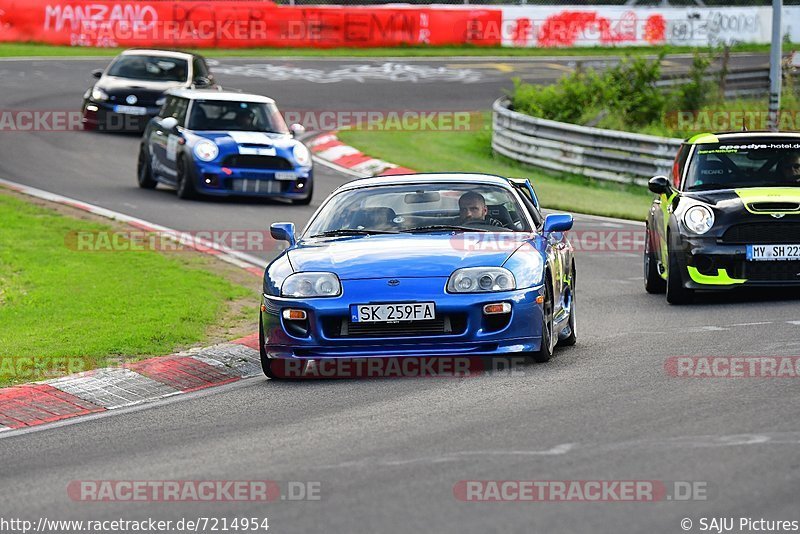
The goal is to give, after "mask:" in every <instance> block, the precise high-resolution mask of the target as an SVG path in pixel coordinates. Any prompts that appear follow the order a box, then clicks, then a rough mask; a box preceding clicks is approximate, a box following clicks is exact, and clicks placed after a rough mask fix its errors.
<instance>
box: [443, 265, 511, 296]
mask: <svg viewBox="0 0 800 534" xmlns="http://www.w3.org/2000/svg"><path fill="white" fill-rule="evenodd" d="M515 288H516V281H515V280H514V275H513V274H511V271H509V270H508V269H505V268H503V267H467V268H465V269H458V270H457V271H455V272H454V273H453V274H451V275H450V279H449V280H448V281H447V292H448V293H491V292H493V291H509V290H511V289H515Z"/></svg>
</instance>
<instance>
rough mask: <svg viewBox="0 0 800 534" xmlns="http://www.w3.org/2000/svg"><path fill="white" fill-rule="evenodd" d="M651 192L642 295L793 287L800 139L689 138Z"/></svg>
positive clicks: (673, 296) (798, 244) (799, 232)
mask: <svg viewBox="0 0 800 534" xmlns="http://www.w3.org/2000/svg"><path fill="white" fill-rule="evenodd" d="M649 186H650V190H651V191H652V192H653V193H656V194H657V195H658V196H657V197H656V199H655V200H654V201H653V205H652V207H651V208H650V214H649V215H648V217H647V239H646V245H645V251H644V281H645V289H646V290H647V291H648V292H649V293H664V292H666V294H667V301H668V302H670V303H672V304H681V303H687V302H690V301H691V300H692V298H693V297H694V293H695V291H696V290H709V289H711V290H719V289H731V288H738V287H743V286H790V285H794V286H800V133H769V132H736V133H720V134H710V133H706V134H700V135H696V136H694V137H692V138H691V139H688V140H687V141H685V142H684V143H683V144H682V145H681V147H680V150H679V151H678V154H677V156H676V158H675V163H674V165H673V167H672V176H671V177H666V176H656V177H654V178H652V179H651V180H650V184H649Z"/></svg>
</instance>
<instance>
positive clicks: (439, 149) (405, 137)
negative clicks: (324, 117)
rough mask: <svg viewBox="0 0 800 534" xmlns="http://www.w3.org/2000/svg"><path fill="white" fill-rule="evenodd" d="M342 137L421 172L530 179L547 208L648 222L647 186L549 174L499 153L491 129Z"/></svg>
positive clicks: (363, 133) (362, 133)
mask: <svg viewBox="0 0 800 534" xmlns="http://www.w3.org/2000/svg"><path fill="white" fill-rule="evenodd" d="M485 120H486V121H490V119H489V118H486V119H485ZM339 138H340V139H341V140H342V141H344V142H345V143H347V144H349V145H352V146H354V147H357V148H358V149H360V150H362V151H363V152H364V153H365V154H369V155H370V156H374V157H377V158H381V159H383V160H385V161H390V162H392V163H395V164H398V165H402V166H404V167H409V168H411V169H414V170H416V171H419V172H444V171H446V172H456V171H459V172H483V173H489V174H499V175H501V176H509V177H520V176H524V177H527V178H530V179H531V182H532V183H533V185H534V187H535V188H536V192H537V194H538V196H539V200H540V201H541V203H542V205H543V206H544V207H545V208H552V209H559V210H566V211H571V212H579V213H590V214H594V215H604V216H607V217H620V218H623V219H634V220H642V221H643V220H644V219H645V217H646V215H647V211H648V209H649V207H650V203H651V199H652V195H651V194H650V193H649V192H648V191H647V190H646V189H644V188H643V187H637V186H625V185H621V184H612V183H606V182H601V181H598V180H592V179H587V178H583V177H578V176H557V175H553V174H547V173H544V172H542V171H541V170H538V169H536V170H534V169H532V168H531V167H526V166H523V165H521V164H519V163H517V162H515V161H512V160H510V159H508V158H505V157H502V156H498V155H495V154H493V153H492V149H491V132H488V131H485V130H480V131H467V132H457V131H446V132H443V131H407V130H406V131H370V130H345V131H341V132H339Z"/></svg>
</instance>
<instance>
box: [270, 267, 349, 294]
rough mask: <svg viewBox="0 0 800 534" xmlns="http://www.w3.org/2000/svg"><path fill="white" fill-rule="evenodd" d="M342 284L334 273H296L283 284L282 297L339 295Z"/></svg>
mask: <svg viewBox="0 0 800 534" xmlns="http://www.w3.org/2000/svg"><path fill="white" fill-rule="evenodd" d="M341 294H342V284H341V282H339V278H338V277H337V276H336V275H335V274H333V273H295V274H293V275H290V276H288V277H286V280H284V281H283V285H282V286H281V296H282V297H294V298H304V297H338V296H339V295H341Z"/></svg>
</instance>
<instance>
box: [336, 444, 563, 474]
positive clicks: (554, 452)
mask: <svg viewBox="0 0 800 534" xmlns="http://www.w3.org/2000/svg"><path fill="white" fill-rule="evenodd" d="M576 446H577V444H576V443H561V444H559V445H556V446H555V447H551V448H550V449H546V450H528V451H526V450H513V451H503V450H497V451H455V452H449V453H445V454H442V455H440V456H421V457H418V458H400V459H397V460H377V461H372V460H370V459H364V460H355V461H350V462H341V463H338V464H334V465H323V466H320V467H321V468H322V469H341V468H350V467H397V466H402V465H409V464H420V463H423V464H424V463H432V464H433V463H443V462H455V461H458V460H461V459H464V458H469V457H472V456H560V455H563V454H567V453H568V452H569V451H571V450H572V449H573V448H575V447H576Z"/></svg>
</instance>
